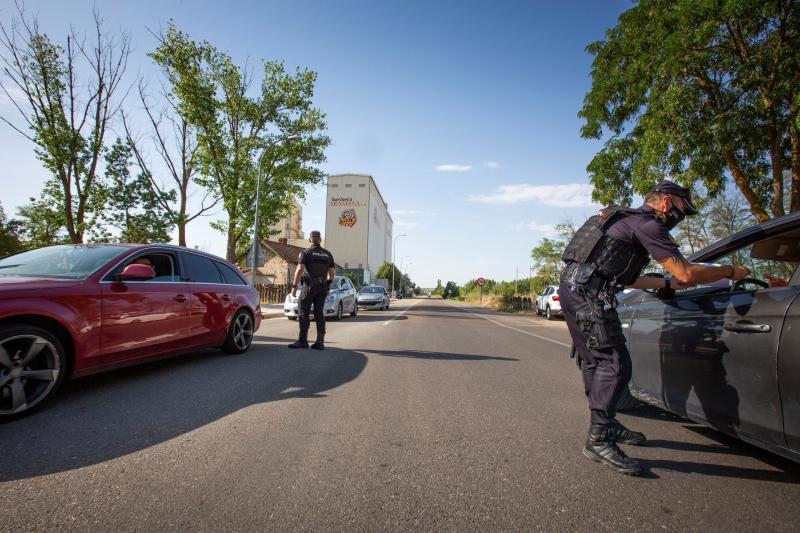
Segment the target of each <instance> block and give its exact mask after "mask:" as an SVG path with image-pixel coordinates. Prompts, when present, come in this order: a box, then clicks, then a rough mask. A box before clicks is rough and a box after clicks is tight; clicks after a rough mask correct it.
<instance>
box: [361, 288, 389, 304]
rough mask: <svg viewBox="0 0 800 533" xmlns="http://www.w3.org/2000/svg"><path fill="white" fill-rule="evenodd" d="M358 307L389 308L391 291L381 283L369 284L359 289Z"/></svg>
mask: <svg viewBox="0 0 800 533" xmlns="http://www.w3.org/2000/svg"><path fill="white" fill-rule="evenodd" d="M358 307H360V308H361V309H380V310H384V309H389V293H387V292H386V289H384V288H383V287H381V286H380V285H367V286H366V287H362V288H361V290H360V291H358Z"/></svg>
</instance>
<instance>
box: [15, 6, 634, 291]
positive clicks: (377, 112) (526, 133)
mask: <svg viewBox="0 0 800 533" xmlns="http://www.w3.org/2000/svg"><path fill="white" fill-rule="evenodd" d="M95 4H96V5H97V8H98V10H99V11H100V13H101V15H102V17H103V18H104V19H105V27H106V29H107V30H110V31H113V30H116V29H118V28H124V29H126V30H128V31H129V32H130V33H131V36H132V39H133V43H134V46H135V50H134V53H133V55H132V56H131V59H130V62H129V74H130V78H131V81H132V80H133V79H134V77H135V76H136V75H137V74H141V75H142V76H144V77H146V78H147V77H149V78H152V77H153V68H152V66H151V63H150V61H149V59H148V58H147V57H146V55H145V54H146V53H147V52H148V51H150V50H152V49H153V48H154V46H155V43H154V39H153V37H152V36H151V35H150V33H149V32H148V29H151V30H156V31H157V30H158V29H159V28H164V27H165V26H166V23H167V21H168V20H169V19H170V18H172V19H173V20H174V21H175V22H176V24H177V25H178V27H179V28H180V29H182V30H183V31H185V32H187V33H188V34H189V35H190V36H191V37H193V38H196V39H207V40H208V41H210V42H212V43H213V44H215V45H216V46H217V47H219V48H220V49H223V50H225V51H227V52H228V53H229V54H231V55H232V56H233V57H234V58H235V59H236V60H237V62H239V63H244V61H249V62H250V63H251V64H253V63H257V62H258V61H260V60H261V59H269V60H272V59H277V60H283V61H285V62H286V64H287V65H288V66H289V67H295V66H299V67H305V68H309V69H312V70H315V71H317V72H318V74H319V79H318V83H317V89H316V95H315V102H316V105H317V106H318V107H320V108H321V109H322V110H323V111H325V112H326V113H327V117H328V134H329V135H330V137H331V138H332V139H333V143H332V145H331V147H330V148H329V150H328V152H327V158H328V160H327V162H326V163H325V164H324V165H323V170H324V171H325V172H326V173H328V174H337V173H343V172H358V173H366V174H371V175H373V176H374V178H375V180H376V182H377V184H378V187H379V188H380V190H381V193H382V194H383V196H384V198H385V199H386V201H387V202H388V203H389V209H390V211H391V212H392V213H393V218H394V220H395V235H397V234H400V233H405V234H407V237H404V238H401V239H399V240H398V241H397V262H398V263H400V261H401V259H402V260H403V262H404V263H405V264H409V263H410V266H409V271H410V273H411V277H412V279H414V280H415V281H417V282H418V283H420V284H421V285H423V286H433V285H435V283H436V280H437V279H442V282H446V281H448V280H453V281H456V282H458V283H463V282H465V281H467V280H469V279H474V278H476V277H478V276H484V277H490V278H495V279H506V280H510V279H514V277H515V275H516V272H519V275H520V276H525V275H527V273H528V268H529V267H530V264H531V260H530V250H531V248H532V247H533V246H535V245H536V243H537V242H538V241H539V239H541V238H542V237H543V236H547V235H548V232H549V231H551V228H552V226H553V225H555V224H557V223H559V222H561V221H562V220H564V219H565V218H571V219H573V220H574V221H576V222H580V221H582V219H583V218H585V217H587V216H589V215H590V214H591V213H592V212H593V211H594V210H595V208H594V206H592V204H591V201H590V199H589V196H590V194H591V188H590V186H589V185H588V178H587V173H586V165H587V164H588V162H589V161H590V160H591V158H592V157H593V155H594V154H595V153H596V152H597V150H599V148H600V143H599V142H597V141H587V140H583V139H581V138H580V135H579V130H580V125H581V123H580V121H579V120H578V118H577V112H578V110H579V109H580V107H581V103H582V100H583V96H584V94H585V93H586V91H587V90H588V89H589V87H590V78H589V69H590V65H591V57H590V56H589V55H588V54H587V53H586V52H585V51H584V49H585V47H586V45H587V44H589V43H590V42H592V41H595V40H597V39H600V38H602V36H603V34H604V32H605V31H606V30H607V29H608V28H610V27H612V26H614V25H615V23H616V20H617V17H618V16H619V14H620V13H621V12H622V11H624V10H625V9H628V8H629V7H630V5H631V4H630V3H629V2H627V1H617V0H613V1H612V0H606V1H602V2H596V1H581V2H578V1H575V2H534V1H529V2H522V1H505V2H488V1H485V2H471V1H470V2H465V1H458V2H456V1H447V2H433V1H429V2H416V1H415V2H388V1H387V2H380V1H379V2H375V1H372V2H366V1H365V2H355V1H342V2H326V1H322V0H319V1H317V2H311V1H292V2H272V1H258V2H233V1H231V2H226V3H223V2H188V1H175V0H161V1H158V2H155V1H150V0H141V1H137V2H113V3H112V2H92V1H82V0H71V1H70V2H63V1H49V0H48V1H29V2H28V3H27V5H26V7H27V10H28V11H29V12H31V13H37V14H38V16H39V20H40V25H41V27H42V29H43V30H44V31H45V32H47V33H49V34H50V35H51V37H52V38H53V39H54V40H56V41H61V40H63V39H64V38H65V36H66V33H67V31H68V29H69V25H70V24H72V25H73V26H74V27H76V28H78V29H84V28H89V27H90V25H91V20H92V19H91V11H92V7H93V5H95ZM12 10H13V6H12V5H10V2H5V3H4V4H3V7H2V8H0V16H2V17H3V18H4V19H6V20H8V17H9V15H10V14H11V13H12ZM131 103H132V102H131ZM0 113H2V114H3V116H11V117H13V114H11V113H12V110H11V109H10V107H9V104H8V102H7V101H4V100H0ZM0 146H2V152H1V153H2V155H3V157H2V160H3V163H4V164H3V165H1V166H0V187H2V190H3V191H4V193H3V195H2V197H0V201H1V202H2V205H3V207H4V209H5V210H6V213H7V214H9V215H10V214H13V213H14V212H15V211H16V208H17V207H18V206H19V205H22V204H24V203H26V202H27V199H28V198H29V197H31V196H38V194H39V192H40V190H41V187H42V184H43V182H44V180H45V179H46V177H47V176H46V173H45V171H44V170H43V169H42V167H41V165H40V164H39V162H38V161H37V160H36V159H35V157H34V153H33V147H32V146H31V145H30V144H29V143H28V142H27V141H25V140H24V139H23V138H21V137H20V136H19V135H17V134H15V133H14V132H13V131H11V129H10V128H8V127H7V126H5V125H0ZM324 214H325V202H324V188H322V187H318V188H316V189H312V190H309V193H308V199H307V202H306V205H305V206H304V230H305V231H306V232H308V231H310V230H312V229H320V230H324ZM210 220H211V219H204V220H199V221H197V222H195V223H193V224H192V225H190V226H189V228H188V239H189V241H190V242H189V245H191V246H194V245H197V246H199V247H200V248H202V249H205V250H208V251H210V252H213V253H218V254H223V253H224V242H225V239H224V236H223V235H221V234H220V233H218V232H215V231H214V230H212V229H211V228H209V227H208V222H210Z"/></svg>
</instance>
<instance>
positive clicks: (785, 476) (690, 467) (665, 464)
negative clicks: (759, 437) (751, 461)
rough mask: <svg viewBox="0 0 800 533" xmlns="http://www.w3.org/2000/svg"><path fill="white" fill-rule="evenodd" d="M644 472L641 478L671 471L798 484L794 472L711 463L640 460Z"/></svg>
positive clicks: (799, 481) (799, 476)
mask: <svg viewBox="0 0 800 533" xmlns="http://www.w3.org/2000/svg"><path fill="white" fill-rule="evenodd" d="M641 463H642V467H643V468H644V470H645V472H644V474H643V477H645V478H651V479H655V478H658V477H660V476H658V475H657V474H656V473H654V472H653V470H654V469H655V470H672V471H673V472H680V473H682V474H701V475H704V476H715V477H730V478H736V479H751V480H756V481H771V482H778V483H792V484H797V483H800V474H798V472H797V471H796V469H795V470H789V471H784V472H776V471H775V470H766V469H764V470H762V469H758V468H746V467H741V466H733V465H719V464H712V463H694V462H690V461H670V460H659V459H656V460H647V461H645V460H642V461H641Z"/></svg>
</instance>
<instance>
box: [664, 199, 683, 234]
mask: <svg viewBox="0 0 800 533" xmlns="http://www.w3.org/2000/svg"><path fill="white" fill-rule="evenodd" d="M664 215H665V216H664V225H665V226H666V227H667V230H668V231H670V230H672V228H674V227H675V226H677V225H678V224H680V223H681V221H683V219H684V218H686V215H685V214H684V213H683V211H681V210H680V209H678V208H677V207H675V204H672V207H670V208H669V211H667V212H666V213H665V214H664Z"/></svg>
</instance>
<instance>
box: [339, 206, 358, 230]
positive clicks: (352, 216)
mask: <svg viewBox="0 0 800 533" xmlns="http://www.w3.org/2000/svg"><path fill="white" fill-rule="evenodd" d="M357 220H358V218H357V217H356V210H355V209H346V210H344V211H342V214H341V215H339V225H340V226H344V227H346V228H352V227H353V226H355V225H356V221H357Z"/></svg>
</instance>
